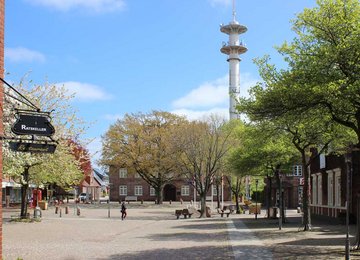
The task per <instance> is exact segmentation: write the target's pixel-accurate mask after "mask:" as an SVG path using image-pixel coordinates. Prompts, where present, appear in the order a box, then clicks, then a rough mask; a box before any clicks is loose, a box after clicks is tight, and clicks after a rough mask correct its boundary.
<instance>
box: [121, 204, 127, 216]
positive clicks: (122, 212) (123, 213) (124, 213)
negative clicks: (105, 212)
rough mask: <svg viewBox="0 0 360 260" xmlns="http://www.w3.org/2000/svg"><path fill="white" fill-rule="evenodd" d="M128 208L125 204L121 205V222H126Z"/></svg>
mask: <svg viewBox="0 0 360 260" xmlns="http://www.w3.org/2000/svg"><path fill="white" fill-rule="evenodd" d="M126 215H127V214H126V206H125V202H123V203H122V204H121V220H124V219H125V218H126Z"/></svg>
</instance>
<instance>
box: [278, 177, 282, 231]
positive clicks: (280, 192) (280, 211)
mask: <svg viewBox="0 0 360 260" xmlns="http://www.w3.org/2000/svg"><path fill="white" fill-rule="evenodd" d="M279 178H280V185H279V230H281V229H282V221H283V220H282V218H283V215H282V196H281V195H282V179H281V175H280V176H279Z"/></svg>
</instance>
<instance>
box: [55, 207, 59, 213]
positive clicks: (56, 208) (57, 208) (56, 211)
mask: <svg viewBox="0 0 360 260" xmlns="http://www.w3.org/2000/svg"><path fill="white" fill-rule="evenodd" d="M58 211H59V206H55V214H58Z"/></svg>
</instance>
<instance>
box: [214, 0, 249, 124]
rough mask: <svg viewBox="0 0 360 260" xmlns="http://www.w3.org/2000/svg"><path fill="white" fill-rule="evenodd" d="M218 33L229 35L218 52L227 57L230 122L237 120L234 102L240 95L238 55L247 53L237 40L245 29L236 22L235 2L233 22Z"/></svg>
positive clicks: (221, 28) (222, 27) (221, 27)
mask: <svg viewBox="0 0 360 260" xmlns="http://www.w3.org/2000/svg"><path fill="white" fill-rule="evenodd" d="M220 31H221V32H222V33H225V34H227V35H229V41H228V42H227V43H223V46H222V48H221V49H220V51H221V52H222V53H224V54H226V55H228V59H227V61H228V62H229V98H230V104H229V113H230V120H231V119H235V118H238V114H237V112H236V109H235V107H236V101H237V98H238V96H239V94H240V61H241V59H240V54H243V53H245V52H246V51H247V48H246V47H245V46H244V45H243V43H242V42H241V41H240V40H239V35H240V34H242V33H245V32H246V31H247V28H246V27H245V26H244V25H241V24H239V22H238V21H236V12H235V0H233V20H232V21H231V22H230V23H229V24H227V25H221V26H220Z"/></svg>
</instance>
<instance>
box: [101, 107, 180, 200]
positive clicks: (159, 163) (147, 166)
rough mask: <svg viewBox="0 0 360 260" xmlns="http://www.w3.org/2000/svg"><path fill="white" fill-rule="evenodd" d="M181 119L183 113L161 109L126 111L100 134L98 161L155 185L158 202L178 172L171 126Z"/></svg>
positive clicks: (174, 125)
mask: <svg viewBox="0 0 360 260" xmlns="http://www.w3.org/2000/svg"><path fill="white" fill-rule="evenodd" d="M184 123H185V119H184V118H183V117H179V116H176V115H174V114H171V113H168V112H162V111H153V112H151V113H149V114H143V113H138V114H131V115H129V114H127V115H125V116H124V118H123V119H121V120H118V121H117V122H116V123H115V124H113V125H112V126H110V128H109V130H108V131H107V132H106V134H105V136H104V137H103V152H102V158H101V160H100V163H101V164H103V165H114V166H119V167H126V168H128V169H129V171H130V172H131V171H133V172H136V173H138V174H139V175H140V176H141V178H142V179H144V180H145V181H146V182H147V183H148V184H149V185H150V186H152V187H153V188H154V189H155V193H156V196H157V202H158V203H160V204H161V203H162V201H163V194H162V191H163V188H164V186H165V185H166V184H167V183H169V182H171V181H172V180H174V179H175V178H177V177H178V175H179V174H178V173H179V165H178V162H177V157H178V156H179V154H180V153H179V151H178V150H177V148H176V143H174V140H175V139H176V138H175V132H176V131H175V129H176V128H177V127H178V126H180V125H182V124H184Z"/></svg>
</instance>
